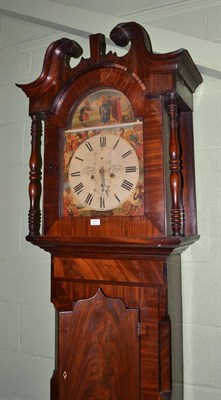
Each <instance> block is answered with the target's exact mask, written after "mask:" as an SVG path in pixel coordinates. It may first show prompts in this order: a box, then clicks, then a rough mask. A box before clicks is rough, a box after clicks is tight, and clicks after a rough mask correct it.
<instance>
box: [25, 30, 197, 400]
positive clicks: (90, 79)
mask: <svg viewBox="0 0 221 400" xmlns="http://www.w3.org/2000/svg"><path fill="white" fill-rule="evenodd" d="M111 39H112V40H113V41H114V42H115V44H116V45H119V46H126V45H127V44H128V43H129V42H130V43H131V46H130V50H129V51H128V53H127V54H125V56H123V57H118V56H117V55H116V53H112V52H109V53H108V54H106V53H105V38H104V35H102V34H97V35H91V36H90V48H91V57H90V58H88V59H84V58H82V59H81V61H80V62H79V64H78V65H77V66H76V67H74V68H71V67H70V66H69V64H68V60H69V58H70V57H79V56H80V54H81V53H82V49H81V48H80V46H79V45H78V44H77V43H75V42H72V41H70V40H68V39H61V40H59V41H57V42H55V43H52V45H51V46H49V48H48V50H47V52H46V56H45V61H44V66H43V70H42V73H41V75H40V77H39V78H38V79H37V80H36V81H35V82H33V83H30V84H28V85H18V86H19V87H21V88H22V90H23V91H24V92H25V93H26V95H27V96H28V97H29V99H30V116H31V118H32V129H31V135H32V149H31V156H30V185H29V197H30V210H29V234H28V236H27V240H28V241H30V242H31V243H33V244H34V245H37V246H39V247H40V248H42V249H44V250H45V251H48V252H50V253H51V267H52V274H51V299H52V302H53V304H54V306H55V309H56V312H57V331H56V335H57V348H56V353H57V357H56V360H57V363H56V366H55V372H54V375H53V377H52V380H51V400H73V399H75V400H88V399H91V400H104V399H112V400H119V399H120V400H141V399H142V400H154V399H172V385H171V382H172V367H171V354H172V352H173V351H174V343H173V340H172V343H171V332H172V338H173V339H174V338H175V340H174V342H175V343H180V353H181V356H180V357H179V360H177V359H176V356H175V364H176V366H178V368H179V370H180V376H181V378H182V330H181V329H180V330H177V329H176V332H175V333H173V327H174V323H176V324H177V322H179V326H181V327H182V309H181V280H180V273H179V271H180V254H181V252H182V251H183V250H185V249H186V248H187V247H188V246H189V245H190V244H192V243H194V242H195V241H196V240H198V238H199V237H198V235H197V221H196V205H195V178H194V148H193V128H192V95H193V92H194V91H195V90H196V88H197V86H198V85H199V84H200V83H201V82H202V78H201V76H200V74H199V72H198V70H197V68H196V66H195V65H194V63H193V61H192V59H191V57H190V55H189V54H188V52H187V51H186V50H178V51H175V52H172V53H169V54H160V55H159V54H154V53H153V52H152V47H151V43H150V39H149V36H148V34H147V33H146V31H145V30H144V29H143V28H142V27H141V26H140V25H138V24H136V23H123V24H119V25H118V26H117V27H115V28H114V29H113V31H112V32H111ZM42 122H43V123H44V133H43V135H44V154H43V161H44V163H43V165H44V170H43V171H42V162H41V157H42V156H41V136H42V126H41V125H42ZM42 173H43V178H44V179H43V188H42V183H41V175H42ZM42 189H43V206H42V208H43V212H42V215H43V217H42V226H41V209H40V197H41V192H42ZM174 304H175V306H176V307H177V308H176V310H175V312H174ZM177 316H179V320H178V321H177ZM176 335H177V336H176ZM178 386H179V387H180V388H181V390H180V393H179V395H178V397H179V399H178V398H177V400H182V398H183V396H182V379H181V381H180V382H179V385H178Z"/></svg>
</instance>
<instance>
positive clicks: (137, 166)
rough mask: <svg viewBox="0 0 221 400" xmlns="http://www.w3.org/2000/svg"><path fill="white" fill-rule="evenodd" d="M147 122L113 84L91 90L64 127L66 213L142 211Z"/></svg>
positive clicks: (120, 213)
mask: <svg viewBox="0 0 221 400" xmlns="http://www.w3.org/2000/svg"><path fill="white" fill-rule="evenodd" d="M143 201H144V174H143V122H142V121H141V120H139V119H137V118H135V116H134V112H133V107H132V105H131V102H130V101H129V100H128V98H127V97H126V96H125V95H124V94H123V93H121V92H120V91H118V90H115V89H109V88H104V89H99V90H96V91H93V92H92V93H87V94H86V95H85V96H84V97H83V98H82V99H81V100H80V102H79V103H78V105H77V107H76V108H75V111H74V113H73V115H72V118H71V121H70V124H69V129H67V130H65V131H64V174H63V201H62V215H63V216H64V217H69V216H89V217H91V216H97V215H101V216H105V215H107V216H115V215H116V216H130V215H133V216H136V215H137V216H141V215H143V214H144V203H143Z"/></svg>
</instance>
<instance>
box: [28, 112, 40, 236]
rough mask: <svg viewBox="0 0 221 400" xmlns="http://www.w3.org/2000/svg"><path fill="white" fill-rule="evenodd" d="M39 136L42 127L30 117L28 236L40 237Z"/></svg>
mask: <svg viewBox="0 0 221 400" xmlns="http://www.w3.org/2000/svg"><path fill="white" fill-rule="evenodd" d="M41 136H42V126H41V120H40V119H39V117H38V115H33V116H32V126H31V137H32V141H31V155H30V161H29V166H30V173H29V179H30V183H29V199H30V209H29V213H28V224H29V236H36V235H40V225H41V210H40V198H41V167H42V159H41Z"/></svg>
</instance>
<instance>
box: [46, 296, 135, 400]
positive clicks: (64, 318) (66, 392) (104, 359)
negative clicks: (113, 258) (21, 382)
mask: <svg viewBox="0 0 221 400" xmlns="http://www.w3.org/2000/svg"><path fill="white" fill-rule="evenodd" d="M121 337H124V340H122V341H120V340H119V338H121ZM122 365H124V368H122ZM131 366H133V368H130V367H131ZM139 370H140V367H139V310H138V309H137V310H131V309H130V310H127V309H126V308H125V305H124V303H123V302H122V300H118V299H110V298H107V297H106V296H105V295H104V294H103V292H102V290H101V289H98V291H97V293H96V295H95V296H94V297H92V298H90V299H84V300H79V301H77V302H76V303H75V304H74V308H73V311H66V312H62V313H60V315H59V370H58V371H57V374H58V377H56V376H55V377H54V379H58V380H59V385H58V386H59V391H60V398H62V399H66V400H72V399H76V400H81V399H91V400H92V399H94V400H97V399H113V398H116V399H122V400H136V399H139V398H140V371H139ZM83 382H84V383H83ZM82 383H83V384H82ZM55 398H57V394H55Z"/></svg>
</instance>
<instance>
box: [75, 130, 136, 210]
mask: <svg viewBox="0 0 221 400" xmlns="http://www.w3.org/2000/svg"><path fill="white" fill-rule="evenodd" d="M138 179H139V161H138V157H137V154H136V152H135V150H134V149H133V147H132V146H131V145H130V143H128V142H127V141H126V140H125V139H123V138H122V137H118V136H117V135H112V134H110V133H106V132H104V133H100V134H97V135H95V136H92V137H91V138H88V139H87V140H85V141H84V142H83V143H82V144H81V145H80V146H79V147H78V149H77V150H76V151H75V152H74V154H73V156H72V159H71V162H70V167H69V185H70V188H71V191H72V193H73V195H74V196H76V197H77V198H78V200H79V201H80V202H81V203H82V205H83V206H85V207H88V208H89V209H92V210H97V211H108V210H112V209H115V208H117V207H119V205H121V204H123V203H124V202H125V201H126V200H127V199H128V198H129V197H130V196H131V194H132V193H133V192H134V191H135V189H136V186H137V183H138Z"/></svg>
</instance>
